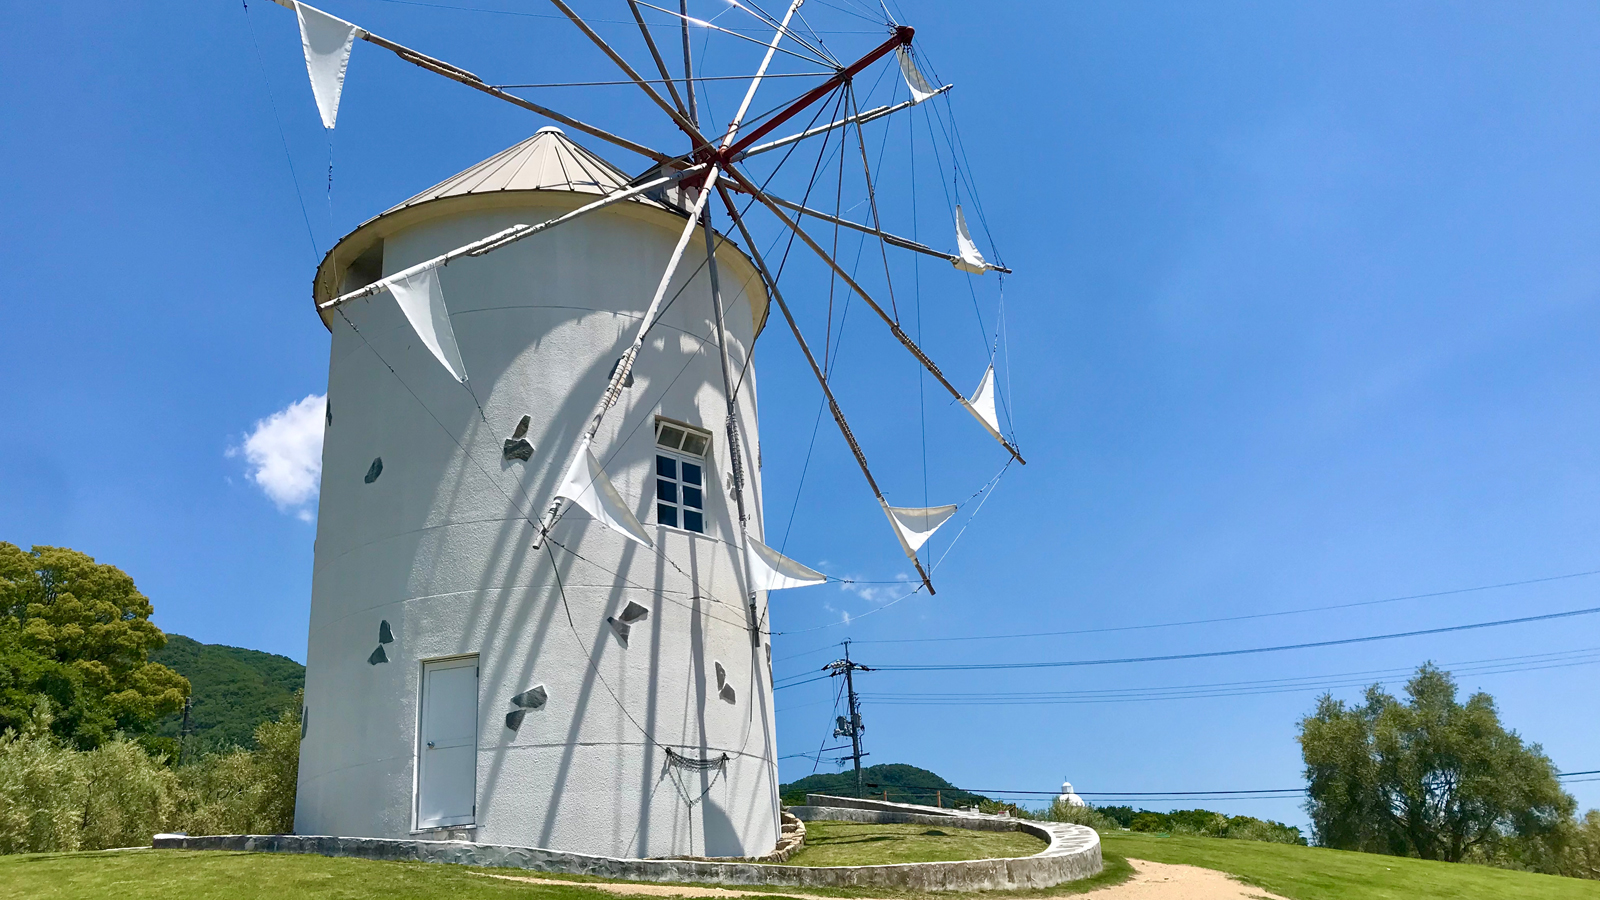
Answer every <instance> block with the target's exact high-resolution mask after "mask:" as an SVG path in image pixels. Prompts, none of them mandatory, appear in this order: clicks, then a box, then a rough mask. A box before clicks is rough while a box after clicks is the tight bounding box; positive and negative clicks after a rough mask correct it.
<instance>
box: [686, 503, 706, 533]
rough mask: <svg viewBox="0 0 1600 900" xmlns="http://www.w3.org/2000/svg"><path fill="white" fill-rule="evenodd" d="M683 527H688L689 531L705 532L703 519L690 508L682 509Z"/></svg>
mask: <svg viewBox="0 0 1600 900" xmlns="http://www.w3.org/2000/svg"><path fill="white" fill-rule="evenodd" d="M683 527H684V528H687V529H689V530H690V531H698V532H700V533H701V534H705V532H706V526H705V521H704V519H703V518H702V517H701V515H700V514H699V513H697V512H695V511H694V510H692V509H686V510H684V511H683Z"/></svg>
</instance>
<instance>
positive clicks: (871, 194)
mask: <svg viewBox="0 0 1600 900" xmlns="http://www.w3.org/2000/svg"><path fill="white" fill-rule="evenodd" d="M844 96H845V99H846V100H848V101H850V109H851V110H852V111H853V112H854V113H855V114H857V115H859V114H860V112H861V111H860V110H859V109H857V108H856V92H855V88H853V87H852V86H850V85H845V89H844ZM856 143H858V144H860V145H861V174H862V177H864V178H865V179H866V182H867V205H868V206H869V207H870V208H871V209H872V230H873V231H874V232H876V233H877V234H878V235H879V237H878V253H879V254H880V255H882V256H883V283H884V284H885V285H886V286H887V287H888V289H889V308H890V309H893V310H894V315H895V318H896V319H899V318H900V307H899V306H898V305H897V304H896V303H895V300H894V276H893V274H892V273H891V272H890V270H889V245H888V244H887V243H886V242H885V241H884V239H883V237H882V235H883V220H882V219H881V218H879V216H878V190H877V188H876V187H874V186H873V184H872V164H871V163H870V162H869V161H868V157H867V135H866V133H865V132H863V131H862V130H861V128H860V126H857V127H856Z"/></svg>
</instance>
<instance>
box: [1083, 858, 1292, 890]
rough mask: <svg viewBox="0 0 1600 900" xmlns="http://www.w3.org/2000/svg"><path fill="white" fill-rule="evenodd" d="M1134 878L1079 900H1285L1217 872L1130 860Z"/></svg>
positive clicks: (1196, 867)
mask: <svg viewBox="0 0 1600 900" xmlns="http://www.w3.org/2000/svg"><path fill="white" fill-rule="evenodd" d="M1128 863H1129V864H1130V865H1132V866H1133V877H1132V878H1130V879H1128V880H1127V881H1124V882H1123V883H1121V884H1119V885H1116V886H1115V887H1108V888H1101V889H1100V890H1098V891H1090V892H1089V893H1087V894H1077V895H1076V896H1078V897H1081V898H1084V900H1283V898H1282V897H1279V896H1278V895H1277V894H1269V893H1267V892H1266V891H1265V890H1263V889H1261V888H1258V887H1251V886H1249V885H1247V884H1240V883H1239V882H1237V881H1234V880H1233V879H1232V878H1229V877H1228V876H1227V875H1224V874H1222V873H1221V872H1218V871H1216V870H1214V869H1202V868H1200V867H1198V866H1179V865H1172V864H1169V863H1158V862H1146V861H1145V860H1142V859H1130V860H1128Z"/></svg>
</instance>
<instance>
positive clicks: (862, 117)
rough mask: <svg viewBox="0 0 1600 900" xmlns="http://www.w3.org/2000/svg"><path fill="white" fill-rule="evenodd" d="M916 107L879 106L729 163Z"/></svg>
mask: <svg viewBox="0 0 1600 900" xmlns="http://www.w3.org/2000/svg"><path fill="white" fill-rule="evenodd" d="M769 77H770V76H769ZM952 87H955V85H952V84H947V85H945V86H944V87H942V88H939V90H938V91H937V93H940V94H942V93H944V92H945V91H948V90H950V89H951V88H952ZM916 105H917V101H915V100H906V101H903V102H901V103H896V104H894V105H893V106H880V107H877V108H876V109H869V110H867V111H866V112H864V113H861V114H859V115H854V116H848V117H846V118H843V119H840V120H839V121H837V122H829V123H828V124H826V125H818V126H817V127H815V128H810V129H807V130H805V131H802V132H800V133H799V134H791V135H789V136H788V137H784V138H778V139H777V140H775V141H768V142H767V143H765V144H757V145H756V146H754V147H751V148H750V149H748V150H743V151H741V152H739V153H736V154H734V155H733V157H732V159H731V161H732V162H739V161H740V160H744V159H749V158H750V157H752V156H755V155H756V154H758V153H766V152H767V151H768V150H776V149H778V148H779V147H787V146H788V145H790V144H792V143H794V142H795V141H803V140H805V139H806V138H812V137H816V136H817V135H819V134H826V133H827V132H829V131H832V130H833V129H835V128H843V127H845V126H846V125H855V124H861V125H865V124H866V123H868V122H871V121H873V120H875V119H881V118H883V117H884V116H887V115H892V114H893V113H897V112H899V111H900V110H902V109H910V108H911V107H913V106H916Z"/></svg>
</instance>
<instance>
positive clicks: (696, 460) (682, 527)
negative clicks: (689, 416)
mask: <svg viewBox="0 0 1600 900" xmlns="http://www.w3.org/2000/svg"><path fill="white" fill-rule="evenodd" d="M668 428H670V429H673V430H675V431H678V432H681V433H682V434H683V435H684V436H683V437H682V438H679V439H678V446H676V447H674V446H673V445H672V444H671V443H663V442H662V438H663V431H664V429H668ZM654 433H655V441H654V443H653V445H652V449H653V450H654V451H655V452H654V458H653V459H652V460H651V467H650V468H651V473H652V477H651V481H652V482H654V491H653V492H652V493H653V495H654V496H653V497H652V499H651V505H652V508H653V509H654V515H655V524H656V525H658V526H660V527H662V528H671V529H673V530H675V531H682V532H685V533H688V534H700V535H705V534H708V526H709V524H710V523H709V521H708V518H709V516H708V514H707V510H706V498H707V497H708V496H709V495H710V493H711V491H710V487H709V484H708V483H707V482H708V481H709V479H708V478H707V476H706V472H707V470H708V469H709V468H710V467H711V464H712V463H711V447H712V435H711V432H710V431H708V430H706V429H704V428H700V427H698V426H695V425H690V424H689V423H687V422H680V421H678V420H677V419H669V418H667V417H666V416H656V421H655V429H654ZM691 438H693V439H696V440H698V441H699V442H700V444H701V452H700V453H694V452H692V451H691V450H689V449H686V447H689V446H692V444H691V440H690V439H691ZM669 440H670V438H669ZM662 460H670V461H671V463H672V472H671V474H670V476H669V475H668V474H667V473H665V472H663V465H662ZM685 465H691V466H696V467H698V468H699V470H700V478H699V483H698V484H696V483H694V482H693V481H690V480H689V479H688V478H687V477H685V472H684V466H685ZM669 487H670V493H671V496H670V497H668V496H666V494H667V493H668V488H669ZM689 491H699V492H700V505H699V506H698V507H696V506H692V505H691V504H690V503H689V501H688V492H689ZM667 510H670V511H671V515H670V519H671V521H667V519H668V518H669V516H667V515H663V513H664V512H665V511H667ZM691 515H698V516H699V517H700V528H699V529H698V530H697V529H694V528H690V527H689V524H688V523H689V517H690V516H691Z"/></svg>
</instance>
